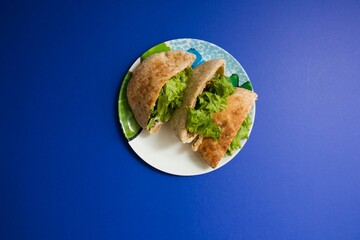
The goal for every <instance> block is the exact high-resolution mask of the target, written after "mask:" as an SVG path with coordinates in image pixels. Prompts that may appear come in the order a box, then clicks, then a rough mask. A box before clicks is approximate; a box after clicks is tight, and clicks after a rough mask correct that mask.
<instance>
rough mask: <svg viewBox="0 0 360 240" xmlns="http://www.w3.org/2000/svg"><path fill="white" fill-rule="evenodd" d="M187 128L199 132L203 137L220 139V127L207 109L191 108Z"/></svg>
mask: <svg viewBox="0 0 360 240" xmlns="http://www.w3.org/2000/svg"><path fill="white" fill-rule="evenodd" d="M186 128H187V130H188V131H189V132H191V133H198V134H199V135H201V136H203V137H212V138H214V139H219V137H220V133H221V130H220V127H219V126H218V125H216V123H215V122H214V120H212V118H211V113H210V112H209V111H207V110H195V109H191V108H190V109H189V114H188V118H187V125H186Z"/></svg>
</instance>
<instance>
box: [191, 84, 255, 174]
mask: <svg viewBox="0 0 360 240" xmlns="http://www.w3.org/2000/svg"><path fill="white" fill-rule="evenodd" d="M256 99H257V94H256V93H254V92H252V91H249V90H247V89H243V88H236V89H235V93H233V94H232V95H230V96H229V97H228V107H227V108H226V109H224V110H222V111H220V112H217V113H213V116H212V118H213V119H214V121H215V122H216V124H217V125H218V126H219V127H220V129H221V135H220V138H219V139H218V140H214V139H213V138H208V137H206V138H203V139H202V141H201V143H199V142H198V143H197V144H198V146H197V147H198V148H197V151H198V153H199V154H200V156H201V158H202V159H204V160H205V161H206V162H207V163H208V164H209V165H210V166H211V167H212V168H216V166H217V165H218V164H219V162H220V160H221V158H222V157H223V156H224V155H225V153H226V151H227V149H228V148H229V146H230V144H231V142H232V140H233V139H234V137H235V135H236V134H237V132H238V131H239V129H240V127H241V124H242V122H243V121H244V120H245V118H246V116H247V114H248V113H249V111H250V109H251V107H252V105H253V104H254V102H255V100H256Z"/></svg>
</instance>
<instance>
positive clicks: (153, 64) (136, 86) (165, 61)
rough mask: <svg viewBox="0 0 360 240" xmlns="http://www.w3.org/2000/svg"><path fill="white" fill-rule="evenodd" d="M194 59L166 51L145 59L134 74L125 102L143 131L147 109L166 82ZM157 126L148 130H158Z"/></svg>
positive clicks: (150, 107)
mask: <svg viewBox="0 0 360 240" xmlns="http://www.w3.org/2000/svg"><path fill="white" fill-rule="evenodd" d="M195 58H196V56H195V55H194V54H191V53H188V52H185V51H175V50H171V51H167V52H161V53H156V54H153V55H151V56H149V57H147V58H146V59H145V60H144V61H143V62H142V63H141V64H140V65H139V66H138V67H137V68H136V69H135V71H134V74H133V76H132V78H131V79H130V81H129V83H128V86H127V92H126V94H127V99H128V102H129V105H130V107H131V110H132V112H133V113H134V116H135V118H136V120H137V122H138V123H139V125H140V126H141V127H142V128H143V129H147V124H148V121H149V119H150V113H151V109H152V108H153V107H154V106H155V103H156V100H157V98H158V96H159V94H160V91H161V88H162V87H163V86H164V84H165V83H166V81H167V80H169V79H170V78H171V77H173V76H175V75H176V74H178V73H179V72H181V71H183V70H184V69H186V68H187V67H190V66H191V64H192V63H193V62H194V60H195ZM160 126H161V123H159V124H157V125H156V126H155V127H153V128H152V129H150V132H151V133H156V132H157V131H159V129H160Z"/></svg>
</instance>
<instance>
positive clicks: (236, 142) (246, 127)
mask: <svg viewBox="0 0 360 240" xmlns="http://www.w3.org/2000/svg"><path fill="white" fill-rule="evenodd" d="M251 124H252V121H251V119H250V114H248V115H247V116H246V118H245V120H244V121H243V123H242V124H241V127H240V129H239V131H238V132H237V133H236V136H235V137H234V139H233V140H232V142H231V144H230V147H229V149H228V150H227V152H226V154H227V155H229V156H231V155H232V154H233V152H234V151H236V150H238V149H241V148H242V146H241V143H240V142H241V140H245V139H248V138H249V132H250V127H251Z"/></svg>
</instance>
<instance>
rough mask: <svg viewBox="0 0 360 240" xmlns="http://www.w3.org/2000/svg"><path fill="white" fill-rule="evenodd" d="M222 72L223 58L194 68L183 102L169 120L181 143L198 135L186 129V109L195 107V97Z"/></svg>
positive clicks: (223, 68)
mask: <svg viewBox="0 0 360 240" xmlns="http://www.w3.org/2000/svg"><path fill="white" fill-rule="evenodd" d="M224 73H225V60H223V59H214V60H209V61H207V62H205V63H203V64H201V65H199V66H197V67H196V68H194V70H193V73H192V74H191V77H190V79H189V82H188V87H187V90H186V91H185V95H184V99H183V103H182V105H181V107H180V108H179V109H177V110H176V111H175V112H174V114H173V117H172V119H171V120H170V124H171V128H172V130H173V131H174V133H175V135H176V136H177V137H178V138H179V139H180V141H181V142H182V143H191V142H192V141H193V140H194V139H195V138H196V137H197V135H198V134H196V133H190V132H189V131H188V130H187V129H186V122H187V117H188V109H189V108H194V107H195V104H196V100H197V97H198V96H199V95H200V94H201V93H202V92H203V90H204V89H205V87H206V85H207V84H208V83H209V82H210V81H211V79H212V78H213V77H214V76H215V75H216V74H220V75H224Z"/></svg>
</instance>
